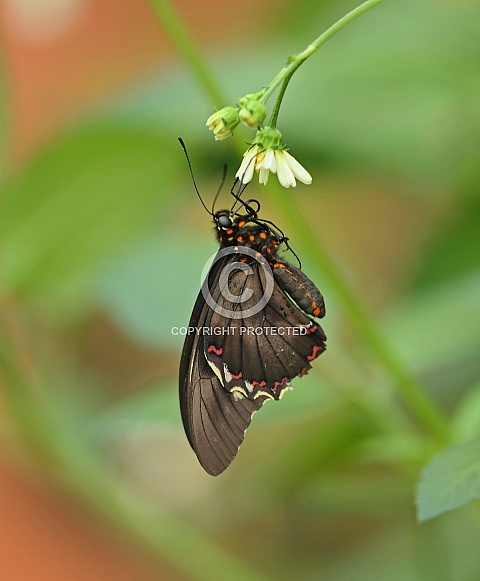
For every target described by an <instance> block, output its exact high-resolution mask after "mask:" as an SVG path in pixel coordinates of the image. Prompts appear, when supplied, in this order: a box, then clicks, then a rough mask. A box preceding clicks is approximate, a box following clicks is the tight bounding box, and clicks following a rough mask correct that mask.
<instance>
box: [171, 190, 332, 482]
mask: <svg viewBox="0 0 480 581" xmlns="http://www.w3.org/2000/svg"><path fill="white" fill-rule="evenodd" d="M232 195H233V196H234V197H235V198H236V200H237V201H239V202H240V204H241V205H242V207H243V208H244V209H245V213H244V214H239V213H238V212H236V211H234V209H233V208H232V210H221V211H219V212H215V213H214V212H213V211H212V212H209V213H211V214H212V216H213V220H214V223H215V228H216V234H217V238H218V241H219V243H220V249H219V252H218V253H217V256H216V257H215V259H214V262H213V265H212V266H211V268H210V271H209V273H208V275H207V277H206V279H205V281H204V283H203V285H202V289H201V291H200V293H199V295H198V298H197V301H196V303H195V306H194V308H193V313H192V316H191V319H190V323H189V332H188V333H187V337H186V340H185V345H184V347H183V352H182V358H181V362H180V406H181V412H182V419H183V425H184V428H185V432H186V434H187V438H188V440H189V442H190V445H191V446H192V448H193V450H194V452H195V454H196V455H197V457H198V460H199V462H200V464H201V465H202V466H203V468H204V469H205V470H206V471H207V472H208V473H209V474H212V475H213V476H216V475H218V474H220V473H221V472H223V471H224V470H225V468H227V466H229V464H230V463H231V462H232V460H233V459H234V457H235V456H236V454H237V451H238V448H239V446H240V444H241V443H242V441H243V438H244V435H245V431H246V429H247V427H248V425H249V424H250V421H251V418H252V415H253V414H254V413H255V412H256V411H257V410H258V409H259V408H260V407H261V406H262V404H263V403H264V402H265V401H266V400H267V399H276V400H278V399H280V398H281V397H282V395H283V393H284V392H285V391H286V390H287V389H291V388H290V380H291V379H293V378H294V377H297V376H302V375H304V374H305V373H307V371H308V370H309V369H310V364H311V362H312V361H313V360H314V359H315V358H316V357H318V356H319V355H320V354H321V353H323V351H324V350H325V341H326V337H325V334H324V332H323V329H322V328H321V327H320V325H318V324H317V323H316V322H315V321H314V320H313V319H311V318H310V317H308V316H307V314H308V315H312V316H313V317H319V318H321V317H323V316H324V315H325V306H324V302H323V297H322V295H321V293H320V291H319V290H318V289H317V288H316V286H315V285H314V284H313V282H312V281H311V280H309V279H308V278H307V277H306V275H305V274H303V272H302V271H301V270H300V269H299V268H297V267H295V266H293V265H291V264H289V263H288V262H286V261H285V260H283V259H282V258H280V257H279V256H278V250H279V249H280V247H281V245H282V244H285V245H286V246H287V247H288V242H287V239H286V238H285V236H284V235H283V233H282V232H281V231H279V230H278V228H277V227H276V226H274V225H273V224H272V223H271V222H269V221H267V220H261V219H259V218H258V211H259V208H260V204H259V203H258V201H256V200H248V201H243V200H241V198H240V195H241V192H239V194H237V193H235V192H234V189H232ZM202 203H203V202H202ZM234 206H235V205H234ZM254 206H255V207H254ZM207 211H208V210H207Z"/></svg>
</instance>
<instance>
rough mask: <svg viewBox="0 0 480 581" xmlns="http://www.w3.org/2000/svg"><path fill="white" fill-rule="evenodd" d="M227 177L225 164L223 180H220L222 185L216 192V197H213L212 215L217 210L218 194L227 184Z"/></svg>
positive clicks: (225, 165)
mask: <svg viewBox="0 0 480 581" xmlns="http://www.w3.org/2000/svg"><path fill="white" fill-rule="evenodd" d="M226 177H227V164H224V166H223V175H222V180H221V182H220V185H219V186H218V190H217V193H216V194H215V197H214V198H213V203H212V212H211V214H212V216H213V213H214V211H215V203H216V201H217V198H218V196H219V195H220V192H221V191H222V188H223V185H224V184H225V178H226Z"/></svg>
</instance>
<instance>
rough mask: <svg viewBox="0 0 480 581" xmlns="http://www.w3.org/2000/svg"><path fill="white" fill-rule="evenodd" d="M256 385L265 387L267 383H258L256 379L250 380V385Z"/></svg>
mask: <svg viewBox="0 0 480 581" xmlns="http://www.w3.org/2000/svg"><path fill="white" fill-rule="evenodd" d="M256 385H258V387H265V386H266V385H267V384H266V383H265V382H264V381H261V382H260V383H259V382H258V381H252V386H253V387H255V386H256Z"/></svg>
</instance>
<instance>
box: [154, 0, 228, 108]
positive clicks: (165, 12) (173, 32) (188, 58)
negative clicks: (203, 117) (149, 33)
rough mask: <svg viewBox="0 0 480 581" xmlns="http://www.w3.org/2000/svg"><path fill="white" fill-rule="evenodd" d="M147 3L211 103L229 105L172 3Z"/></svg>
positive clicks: (164, 1)
mask: <svg viewBox="0 0 480 581" xmlns="http://www.w3.org/2000/svg"><path fill="white" fill-rule="evenodd" d="M147 1H148V3H149V4H150V5H151V7H152V9H153V11H154V12H155V15H156V16H157V18H158V19H159V20H160V21H161V22H162V24H163V26H164V28H165V30H166V31H167V33H168V35H169V36H170V39H171V40H172V42H173V44H174V45H175V47H176V49H177V50H178V52H179V53H180V54H181V55H182V57H183V59H184V60H185V62H186V63H187V64H188V65H189V66H190V68H191V70H192V72H193V74H194V76H195V77H196V78H197V80H198V82H199V84H200V86H201V87H202V88H203V90H204V92H205V94H206V96H207V98H208V99H209V101H210V102H211V103H213V104H214V105H216V106H217V107H220V106H221V105H222V104H224V103H227V102H228V100H227V98H226V96H225V95H224V94H223V93H222V91H221V90H220V88H219V86H218V84H217V83H216V81H215V77H214V75H213V74H212V72H211V70H210V67H209V66H208V65H207V63H206V61H205V59H204V58H203V57H202V56H201V54H200V51H199V50H198V47H197V46H196V45H195V43H194V42H193V40H192V37H191V35H190V34H189V31H188V30H187V28H186V27H185V25H184V23H183V21H182V19H181V17H180V16H179V14H178V12H177V11H176V10H175V9H174V7H173V5H172V3H171V2H168V1H167V0H147Z"/></svg>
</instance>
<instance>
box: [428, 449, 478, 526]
mask: <svg viewBox="0 0 480 581" xmlns="http://www.w3.org/2000/svg"><path fill="white" fill-rule="evenodd" d="M417 492H418V493H417V511H418V518H419V520H420V521H423V520H427V519H429V518H433V517H434V516H438V515H439V514H442V513H443V512H446V511H447V510H452V509H454V508H458V507H459V506H463V505H464V504H467V503H468V502H471V501H472V500H477V499H479V498H480V440H474V441H471V442H467V443H464V444H458V445H456V446H451V447H450V448H447V449H445V450H444V451H443V452H441V453H440V454H438V455H437V456H435V457H434V458H433V459H432V460H430V462H429V463H428V464H427V465H426V466H425V468H424V470H423V472H422V475H421V478H420V482H419V484H418V491H417Z"/></svg>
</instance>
